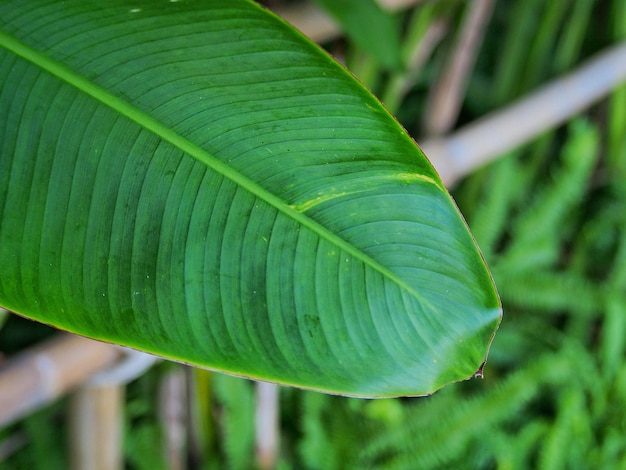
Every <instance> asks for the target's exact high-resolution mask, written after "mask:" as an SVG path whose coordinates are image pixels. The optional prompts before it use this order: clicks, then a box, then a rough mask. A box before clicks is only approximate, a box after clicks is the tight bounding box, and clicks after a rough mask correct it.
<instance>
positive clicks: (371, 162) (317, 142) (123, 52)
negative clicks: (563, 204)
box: [0, 0, 501, 397]
mask: <svg viewBox="0 0 626 470" xmlns="http://www.w3.org/2000/svg"><path fill="white" fill-rule="evenodd" d="M0 46H1V47H0V80H1V83H2V88H1V91H0V266H1V268H2V276H1V277H0V305H2V306H4V307H6V308H8V309H10V310H13V311H16V312H19V313H20V314H22V315H24V316H26V317H29V318H32V319H35V320H39V321H42V322H45V323H49V324H52V325H54V326H56V327H58V328H61V329H66V330H69V331H72V332H76V333H79V334H81V335H85V336H89V337H93V338H96V339H100V340H104V341H109V342H113V343H120V344H124V345H127V346H130V347H133V348H137V349H141V350H145V351H148V352H151V353H154V354H158V355H160V356H163V357H166V358H170V359H173V360H178V361H183V362H187V363H191V364H194V365H198V366H202V367H207V368H210V369H213V370H218V371H223V372H227V373H231V374H235V375H240V376H247V377H253V378H258V379H263V380H268V381H275V382H278V383H286V384H292V385H295V386H298V387H304V388H311V389H316V390H322V391H325V392H330V393H338V394H346V395H355V396H368V397H369V396H396V395H421V394H427V393H431V392H433V391H434V390H436V389H438V388H440V387H442V386H443V385H445V384H447V383H449V382H451V381H457V380H462V379H465V378H467V377H470V376H472V375H473V374H474V373H475V372H476V371H477V370H478V369H479V367H480V366H481V364H482V363H483V361H484V360H485V357H486V354H487V350H488V347H489V344H490V342H491V339H492V336H493V334H494V331H495V329H496V328H497V325H498V323H499V321H500V314H501V309H500V304H499V300H498V297H497V294H496V292H495V289H494V286H493V284H492V281H491V278H490V276H489V273H488V271H487V269H486V267H485V265H484V263H483V260H482V258H481V256H480V254H479V252H478V249H477V247H476V246H475V243H474V241H473V239H472V237H471V235H470V234H469V232H468V230H467V227H466V225H465V223H464V221H463V219H462V217H461V216H460V214H459V212H458V210H457V209H456V206H455V205H454V203H453V201H452V199H451V198H450V196H449V194H448V193H447V192H446V190H445V188H444V187H443V185H442V183H441V181H440V180H439V178H438V176H437V175H436V173H435V172H434V170H433V169H432V167H431V166H430V164H429V163H428V161H427V160H426V159H425V158H424V156H423V155H422V153H421V152H420V150H419V149H418V148H417V147H416V146H415V144H414V143H413V142H412V140H411V138H410V137H409V136H408V135H407V134H406V132H405V131H404V130H403V129H402V128H401V127H400V126H399V125H398V124H397V122H395V121H394V120H393V118H391V117H390V116H389V115H388V113H387V112H386V111H385V110H384V108H383V107H382V106H381V104H380V103H379V102H378V101H377V100H376V99H375V98H374V97H372V96H371V95H370V94H368V92H367V91H366V90H364V89H363V88H362V87H361V86H360V85H359V84H358V83H357V82H356V81H355V80H354V79H353V78H352V77H351V76H350V75H349V74H348V73H347V72H346V71H345V70H344V69H343V68H341V67H340V66H339V65H337V64H336V63H335V62H333V61H332V59H330V58H329V57H328V56H327V55H326V54H325V53H324V52H322V51H321V50H320V49H318V48H317V47H316V46H315V45H314V44H312V43H310V42H308V41H307V40H306V39H305V38H303V37H302V36H301V35H300V34H298V33H297V32H295V31H294V30H293V29H292V28H291V27H289V26H288V25H286V24H285V23H284V22H282V21H281V20H279V19H278V18H276V17H274V16H273V15H272V14H270V13H268V12H266V11H264V10H262V9H261V8H260V7H258V6H257V5H255V4H253V3H252V2H248V1H243V0H239V1H234V0H228V1H225V0H221V1H218V0H212V1H202V2H191V1H189V2H173V1H170V2H164V1H163V2H154V1H143V2H140V1H137V2H134V3H133V4H132V6H129V4H128V3H127V2H125V1H119V0H115V1H108V2H106V3H102V4H100V5H96V4H95V3H92V2H85V1H83V0H70V1H52V0H50V1H46V0H37V1H30V2H22V1H4V2H0Z"/></svg>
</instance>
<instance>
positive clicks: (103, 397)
mask: <svg viewBox="0 0 626 470" xmlns="http://www.w3.org/2000/svg"><path fill="white" fill-rule="evenodd" d="M123 407H124V386H122V385H103V386H98V387H89V386H85V387H81V388H79V389H78V391H76V392H75V393H74V394H73V396H72V400H71V402H70V460H71V468H72V469H73V470H121V469H122V468H123V461H124V459H123V452H122V431H123V418H122V416H123V414H122V410H123Z"/></svg>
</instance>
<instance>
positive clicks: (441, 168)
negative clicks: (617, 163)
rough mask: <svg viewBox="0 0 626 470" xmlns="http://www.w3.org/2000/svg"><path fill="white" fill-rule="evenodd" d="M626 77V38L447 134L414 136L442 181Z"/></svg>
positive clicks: (564, 115)
mask: <svg viewBox="0 0 626 470" xmlns="http://www.w3.org/2000/svg"><path fill="white" fill-rule="evenodd" d="M624 82H626V41H622V42H621V43H618V44H616V45H614V46H612V47H610V48H608V49H606V50H604V51H602V52H601V53H599V54H597V55H596V56H594V57H593V58H592V59H590V60H589V61H587V62H586V63H585V64H583V65H581V66H580V67H578V68H577V69H576V70H574V71H573V72H571V73H570V74H568V75H566V76H564V77H562V78H559V79H556V80H554V81H552V82H550V83H548V84H547V85H544V86H543V87H541V88H539V89H538V90H537V91H535V92H534V93H532V94H531V95H530V96H527V97H525V98H522V99H521V100H519V101H517V102H515V103H513V104H511V105H510V106H508V107H506V108H505V109H503V110H500V111H496V112H493V113H491V114H488V115H487V116H485V117H483V118H481V119H479V120H477V121H475V122H473V123H471V124H469V125H467V126H465V127H463V128H461V129H460V130H458V131H457V132H455V133H453V134H452V135H450V136H449V137H443V138H436V139H428V140H425V141H423V142H418V143H419V145H420V147H421V148H422V150H424V153H425V154H426V155H427V156H428V158H429V159H430V161H431V162H432V164H433V165H434V167H435V168H436V169H437V171H438V172H439V175H440V176H441V179H442V180H443V182H444V184H445V185H446V186H449V187H450V186H453V185H454V184H455V183H456V182H457V181H458V180H459V179H460V178H462V177H463V176H465V175H468V174H469V173H471V172H472V171H474V170H475V169H476V168H478V167H480V166H482V165H484V164H486V163H488V162H490V161H492V160H494V159H496V158H498V157H500V156H502V155H504V154H505V153H506V152H508V151H510V150H513V149H514V148H516V147H518V146H519V145H521V144H523V143H526V142H528V141H530V140H531V139H533V138H534V137H536V136H538V135H539V134H541V133H542V132H545V131H547V130H548V129H551V128H554V127H556V126H558V125H559V124H562V123H563V122H565V121H567V120H568V119H569V118H571V117H572V116H574V115H576V114H577V113H579V112H581V111H582V110H584V109H585V108H587V107H589V106H590V105H592V104H593V103H595V102H596V101H598V100H599V99H600V98H602V97H604V96H606V95H607V94H608V93H610V92H611V91H612V90H613V89H615V88H617V87H618V86H620V85H621V84H622V83H624Z"/></svg>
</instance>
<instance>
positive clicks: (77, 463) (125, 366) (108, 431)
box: [69, 347, 157, 470]
mask: <svg viewBox="0 0 626 470" xmlns="http://www.w3.org/2000/svg"><path fill="white" fill-rule="evenodd" d="M117 348H118V349H119V350H120V351H122V352H123V353H124V354H123V356H122V359H121V360H120V361H117V362H115V363H114V364H110V365H108V366H105V368H103V369H102V370H100V371H98V372H97V373H96V374H94V375H92V376H91V377H88V378H87V379H86V381H85V383H83V385H82V386H81V387H80V388H79V389H78V390H77V391H76V392H75V393H74V395H73V397H72V400H71V401H70V404H69V416H70V426H69V429H70V440H69V442H70V458H71V463H72V465H71V466H72V468H73V469H75V470H82V469H86V470H121V469H122V468H123V463H124V458H123V452H122V434H123V411H124V396H125V385H126V384H127V383H128V382H130V381H132V380H134V379H136V378H137V377H138V376H140V375H141V374H143V373H144V372H145V371H146V369H148V368H149V367H150V366H151V365H152V364H153V363H154V362H155V361H156V360H157V359H156V358H155V357H154V356H151V355H149V354H145V353H142V352H139V351H135V350H132V349H127V348H121V347H117Z"/></svg>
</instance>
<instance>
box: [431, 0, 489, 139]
mask: <svg viewBox="0 0 626 470" xmlns="http://www.w3.org/2000/svg"><path fill="white" fill-rule="evenodd" d="M493 6H494V0H474V1H473V2H471V3H469V5H468V10H467V12H466V16H465V18H464V19H463V24H462V26H461V30H460V32H459V36H458V38H457V41H456V45H455V47H454V50H453V52H452V54H450V57H448V60H447V61H446V65H445V67H444V69H443V72H442V74H441V79H440V80H438V81H437V82H436V83H435V87H434V89H433V90H432V93H431V96H430V102H429V106H428V111H427V112H426V113H425V114H424V115H425V116H426V120H425V132H426V134H427V135H432V136H439V135H443V134H446V133H447V132H448V131H449V130H450V129H452V127H453V126H454V123H455V122H456V119H457V117H458V115H459V110H460V109H461V103H462V102H463V97H464V96H465V90H466V88H467V82H468V81H469V77H470V75H471V72H472V69H473V67H474V63H475V62H476V57H477V56H478V51H479V50H480V46H481V44H482V40H483V37H484V34H485V29H486V27H487V23H488V22H489V18H490V17H491V12H492V11H493Z"/></svg>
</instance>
